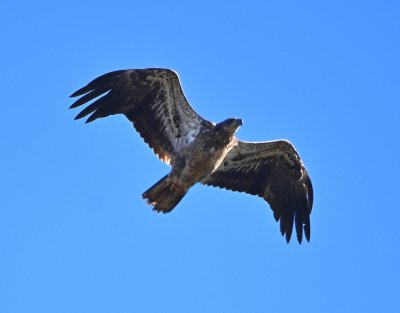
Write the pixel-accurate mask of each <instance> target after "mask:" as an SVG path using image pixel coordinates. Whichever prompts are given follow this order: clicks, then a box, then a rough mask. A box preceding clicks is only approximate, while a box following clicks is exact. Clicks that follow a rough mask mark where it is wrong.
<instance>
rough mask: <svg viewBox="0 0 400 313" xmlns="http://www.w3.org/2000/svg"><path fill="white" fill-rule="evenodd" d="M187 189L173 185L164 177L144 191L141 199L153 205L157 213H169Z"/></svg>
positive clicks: (171, 181)
mask: <svg viewBox="0 0 400 313" xmlns="http://www.w3.org/2000/svg"><path fill="white" fill-rule="evenodd" d="M186 192H187V189H185V188H183V187H181V186H179V185H178V184H176V183H174V182H173V180H172V179H171V178H170V177H169V176H168V175H166V176H164V177H163V178H162V179H160V180H159V181H158V182H157V183H155V184H154V185H153V186H152V187H150V188H149V189H148V190H146V191H145V192H144V193H143V195H142V197H143V199H147V203H148V204H150V205H153V206H154V207H153V210H155V211H157V212H163V213H167V212H170V211H171V210H172V209H173V208H174V207H175V206H176V205H177V204H178V203H179V201H181V200H182V198H183V197H184V196H185V194H186Z"/></svg>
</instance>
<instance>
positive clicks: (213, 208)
mask: <svg viewBox="0 0 400 313" xmlns="http://www.w3.org/2000/svg"><path fill="white" fill-rule="evenodd" d="M0 34H1V58H0V68H1V76H0V86H1V87H0V88H1V115H0V134H1V146H0V152H1V165H0V167H1V175H0V312H2V313H6V312H7V313H8V312H41V313H44V312H85V313H86V312H144V313H146V312H160V313H164V312H178V313H179V312H274V313H275V312H277V313H279V312H307V313H311V312H399V311H400V305H399V303H398V297H399V290H400V283H399V282H400V274H399V273H400V270H399V264H400V255H399V253H400V249H399V239H400V238H399V231H398V227H399V219H400V206H399V201H398V197H399V175H400V170H399V167H400V166H399V160H398V155H399V139H398V136H399V134H400V127H399V116H400V114H399V113H400V110H399V103H400V93H399V90H400V89H399V86H400V76H399V73H400V66H399V65H400V64H399V56H400V4H399V2H398V1H394V0H393V1H372V0H371V1H368V0H364V1H224V2H222V1H221V2H218V3H217V2H214V1H201V2H200V1H198V2H197V3H194V2H189V1H185V2H184V1H180V2H178V1H149V2H146V1H112V2H109V3H108V4H106V3H105V2H99V1H92V2H91V1H87V2H83V1H2V2H1V4H0ZM144 67H167V68H173V69H175V70H176V71H178V73H179V74H180V77H181V81H182V84H183V87H184V90H185V92H186V95H187V97H188V99H189V101H190V102H191V104H192V105H193V106H194V108H195V109H196V110H197V111H198V112H199V113H200V114H201V115H203V116H204V117H206V118H208V119H210V120H212V121H216V122H218V121H221V120H222V119H224V118H226V117H230V116H237V117H241V118H242V119H243V120H244V122H245V125H244V127H242V128H241V129H240V131H239V132H238V137H239V138H240V139H243V140H249V141H251V140H254V141H262V140H273V139H281V138H285V139H288V140H290V141H291V142H293V144H294V145H295V147H296V148H297V150H298V151H299V153H300V155H301V157H302V158H303V160H304V163H305V164H306V166H307V168H308V170H309V173H310V175H311V178H312V181H313V184H314V189H315V201H314V209H313V212H312V216H311V218H312V238H311V242H310V243H303V244H302V245H301V246H300V245H298V244H297V242H296V241H295V240H292V242H291V243H290V244H289V245H287V244H286V242H285V240H284V239H283V238H282V237H281V236H280V233H279V227H278V224H277V223H275V221H274V220H273V217H272V213H271V210H270V208H269V206H268V205H267V204H266V203H265V202H263V201H262V200H261V199H259V198H255V197H251V196H249V195H244V194H239V193H233V192H229V191H224V190H219V189H214V188H210V187H204V186H200V185H199V186H195V187H194V188H193V189H192V190H191V191H190V192H189V194H188V195H187V196H186V197H185V198H184V199H183V201H182V202H181V203H180V204H179V206H178V207H177V208H176V209H175V210H174V211H173V212H172V213H171V214H169V215H161V214H155V213H153V212H152V211H151V208H150V207H148V206H147V205H146V204H145V202H144V201H143V200H142V199H141V193H142V192H143V191H145V190H146V189H147V188H148V187H149V186H151V185H152V184H153V183H154V182H156V181H157V180H158V179H159V178H161V177H162V176H163V175H165V174H166V173H167V172H168V170H169V169H168V167H167V166H166V165H164V164H162V163H161V162H160V161H158V160H157V158H156V157H155V156H154V155H153V154H152V152H151V151H150V149H148V147H147V146H146V145H145V144H144V143H143V142H142V140H141V139H140V137H139V136H138V134H137V133H135V131H134V130H133V128H132V127H131V125H130V124H129V122H128V121H127V120H126V119H125V118H124V117H123V116H114V117H110V118H107V119H103V120H98V121H96V122H95V123H92V124H90V125H85V124H84V123H83V122H82V121H74V120H73V117H74V116H75V115H76V114H77V113H78V111H76V110H75V111H71V110H68V109H67V108H68V106H69V105H70V104H71V100H70V99H69V98H68V96H69V95H70V94H71V93H72V92H73V91H75V90H76V89H77V88H79V87H81V86H83V85H84V84H86V83H87V82H88V81H89V80H91V79H93V78H95V77H96V76H98V75H101V74H103V73H105V72H108V71H112V70H117V69H124V68H144Z"/></svg>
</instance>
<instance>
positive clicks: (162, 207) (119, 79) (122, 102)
mask: <svg viewBox="0 0 400 313" xmlns="http://www.w3.org/2000/svg"><path fill="white" fill-rule="evenodd" d="M101 95H102V97H100V98H99V99H97V100H96V101H94V102H93V103H91V104H90V105H89V106H88V107H86V108H85V109H84V110H83V111H82V112H81V113H79V114H78V115H77V118H81V117H84V116H86V115H88V114H91V116H90V117H89V118H88V120H87V122H91V121H93V120H95V119H97V118H99V117H106V116H108V115H112V114H119V113H121V114H124V115H125V116H126V117H127V118H128V119H129V120H130V121H131V122H132V123H133V125H134V127H135V128H136V130H137V131H138V132H139V133H140V135H141V136H142V137H143V139H144V140H145V142H146V143H147V144H148V145H149V146H150V147H151V148H152V149H153V150H154V152H155V153H156V154H157V156H158V157H159V158H160V159H161V160H162V161H164V162H165V163H167V164H170V165H171V167H172V169H171V172H170V173H169V174H168V175H166V176H165V177H164V178H162V179H161V180H160V181H159V182H157V183H156V184H155V185H154V186H152V187H151V188H149V189H148V190H147V191H146V192H144V193H143V198H145V199H147V202H148V203H149V204H151V205H153V207H154V209H155V210H156V211H158V212H164V213H165V212H169V211H171V210H172V209H173V208H174V207H175V206H176V205H177V204H178V203H179V201H180V200H181V199H182V198H183V197H184V195H185V194H186V193H187V191H188V190H189V189H190V188H191V187H192V186H193V185H194V184H196V183H198V182H200V183H202V184H205V185H210V186H216V187H221V188H226V189H230V190H233V191H240V192H246V193H249V194H252V195H257V196H260V197H262V198H263V199H265V200H266V201H267V202H268V203H269V204H270V205H271V208H272V210H273V212H274V217H275V219H276V220H277V221H278V220H280V226H281V233H282V235H284V234H286V240H287V241H288V242H289V240H290V236H291V233H292V228H293V223H294V224H295V225H296V233H297V238H298V241H299V242H301V240H302V234H303V230H304V233H305V236H306V239H307V240H309V239H310V220H309V215H310V213H311V208H312V202H313V191H312V185H311V180H310V178H309V176H308V174H307V171H306V169H305V167H304V165H303V163H302V162H301V160H300V157H299V155H298V154H297V152H296V150H295V149H294V147H293V145H292V144H290V143H289V142H288V141H285V140H278V141H271V142H261V143H251V142H243V141H240V140H238V139H237V138H236V137H235V136H234V134H235V132H236V130H237V129H238V127H239V126H241V125H242V120H241V119H237V118H229V119H227V120H225V121H223V122H221V123H218V124H215V123H211V122H209V121H207V120H205V119H203V118H202V117H200V116H199V115H198V114H197V113H196V112H195V111H194V110H193V109H192V108H191V106H190V105H189V103H188V102H187V100H186V98H185V96H184V94H183V91H182V89H181V86H180V82H179V78H178V76H177V74H176V73H175V72H173V71H171V70H167V69H141V70H122V71H116V72H111V73H108V74H105V75H103V76H100V77H99V78H97V79H95V80H93V81H92V82H90V83H89V84H88V85H87V86H85V87H83V88H81V89H80V90H78V91H77V92H75V93H74V94H73V95H72V96H82V97H81V98H80V99H78V100H77V101H76V102H75V103H74V104H73V105H72V106H71V108H74V107H77V106H80V105H82V104H84V103H86V102H89V101H91V100H93V99H95V98H96V97H98V96H101Z"/></svg>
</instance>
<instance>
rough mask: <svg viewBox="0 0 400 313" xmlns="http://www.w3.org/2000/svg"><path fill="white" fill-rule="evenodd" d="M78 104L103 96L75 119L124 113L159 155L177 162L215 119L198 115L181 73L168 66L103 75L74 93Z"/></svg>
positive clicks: (89, 120)
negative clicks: (193, 107)
mask: <svg viewBox="0 0 400 313" xmlns="http://www.w3.org/2000/svg"><path fill="white" fill-rule="evenodd" d="M77 96H82V97H81V98H79V99H78V100H77V101H75V102H74V103H73V104H72V105H71V107H70V108H76V107H78V106H80V105H82V104H85V103H87V102H89V101H91V100H93V99H95V98H97V97H99V96H101V97H100V98H98V99H97V100H96V101H94V102H92V103H91V104H89V106H87V107H86V108H85V109H83V110H82V112H80V113H79V114H78V115H77V116H76V118H75V119H79V118H82V117H85V116H87V115H89V114H91V115H90V116H89V118H88V119H87V121H86V123H89V122H91V121H94V120H95V119H97V118H101V117H106V116H109V115H113V114H124V115H125V116H126V117H127V118H128V119H129V120H130V121H131V122H132V123H133V125H134V127H135V128H136V130H137V131H138V132H139V134H140V135H141V136H142V137H143V139H144V141H145V142H146V143H147V144H148V145H149V146H150V147H151V148H152V149H153V150H154V152H155V153H156V154H157V155H158V157H159V158H160V159H161V160H163V161H164V162H166V163H167V164H173V163H174V161H175V158H176V156H177V154H178V152H179V151H180V150H181V149H182V148H183V147H185V146H186V145H188V144H189V143H190V142H191V141H192V140H193V139H194V138H195V137H196V135H197V134H198V133H199V132H200V131H201V130H202V129H204V128H211V127H212V123H211V122H209V121H206V120H205V119H203V118H202V117H201V116H200V115H198V114H197V113H196V112H195V111H194V110H193V109H192V107H191V106H190V105H189V103H188V101H187V100H186V98H185V95H184V94H183V91H182V88H181V85H180V82H179V78H178V75H177V74H176V73H175V72H174V71H172V70H168V69H157V68H155V69H136V70H120V71H115V72H111V73H108V74H105V75H102V76H100V77H98V78H96V79H94V80H93V81H91V82H90V83H89V84H87V85H86V86H85V87H83V88H81V89H79V90H78V91H76V92H74V93H73V94H72V95H71V97H77Z"/></svg>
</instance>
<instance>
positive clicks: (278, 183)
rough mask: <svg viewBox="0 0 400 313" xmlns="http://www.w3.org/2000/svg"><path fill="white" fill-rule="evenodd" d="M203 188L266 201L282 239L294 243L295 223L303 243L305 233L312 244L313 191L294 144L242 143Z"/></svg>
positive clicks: (274, 142)
mask: <svg viewBox="0 0 400 313" xmlns="http://www.w3.org/2000/svg"><path fill="white" fill-rule="evenodd" d="M202 183H203V184H206V185H211V186H216V187H220V188H226V189H230V190H233V191H240V192H246V193H249V194H252V195H257V196H260V197H262V198H264V199H265V200H266V201H267V202H268V203H269V204H270V206H271V209H272V210H273V212H274V217H275V220H276V221H279V220H280V230H281V233H282V236H283V235H284V234H286V241H287V242H289V241H290V237H291V235H292V229H293V222H295V225H296V233H297V239H298V241H299V242H300V243H301V241H302V236H303V230H304V234H305V237H306V239H307V240H308V241H309V240H310V213H311V208H312V205H313V189H312V185H311V180H310V177H309V176H308V174H307V171H306V169H305V167H304V165H303V163H302V162H301V160H300V157H299V155H298V154H297V152H296V150H295V149H294V147H293V146H292V144H291V143H290V142H288V141H285V140H277V141H270V142H261V143H251V142H243V141H238V143H237V145H236V146H234V147H233V148H232V149H231V150H230V151H229V153H228V154H227V156H226V157H225V159H224V160H223V162H222V163H221V165H220V166H219V168H217V170H216V171H215V172H213V173H212V174H210V175H208V176H206V177H205V178H204V179H203V180H202Z"/></svg>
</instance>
